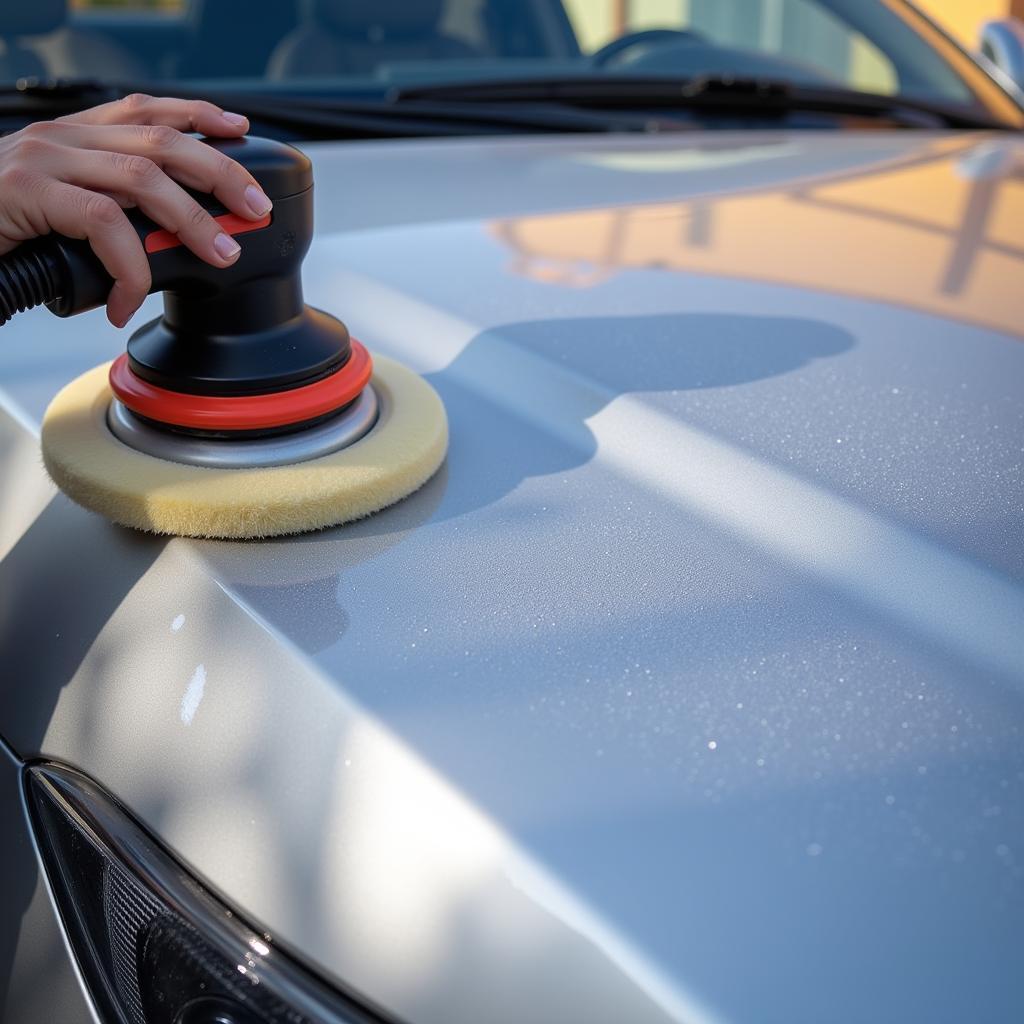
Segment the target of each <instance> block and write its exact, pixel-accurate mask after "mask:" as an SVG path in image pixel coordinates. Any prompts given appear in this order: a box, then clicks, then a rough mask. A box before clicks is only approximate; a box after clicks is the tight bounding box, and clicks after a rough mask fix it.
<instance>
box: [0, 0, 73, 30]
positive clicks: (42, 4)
mask: <svg viewBox="0 0 1024 1024" xmlns="http://www.w3.org/2000/svg"><path fill="white" fill-rule="evenodd" d="M67 17H68V0H28V2H27V3H5V4H4V12H3V14H0V36H6V37H8V38H10V37H12V36H42V35H46V33H47V32H52V31H53V30H54V29H57V28H60V27H61V25H63V24H64V22H65V21H67Z"/></svg>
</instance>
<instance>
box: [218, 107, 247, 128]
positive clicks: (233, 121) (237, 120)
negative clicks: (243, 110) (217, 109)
mask: <svg viewBox="0 0 1024 1024" xmlns="http://www.w3.org/2000/svg"><path fill="white" fill-rule="evenodd" d="M220 116H221V117H223V118H224V120H225V121H227V123H228V124H229V125H231V127H232V128H242V127H244V125H245V124H246V123H247V122H248V118H246V117H243V116H242V115H241V114H232V113H229V112H228V111H227V110H225V111H224V112H223V113H222V114H221V115H220Z"/></svg>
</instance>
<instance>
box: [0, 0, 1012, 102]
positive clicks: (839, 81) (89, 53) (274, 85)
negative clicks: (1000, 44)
mask: <svg viewBox="0 0 1024 1024" xmlns="http://www.w3.org/2000/svg"><path fill="white" fill-rule="evenodd" d="M0 45H2V46H3V50H2V52H0V83H6V85H7V86H8V87H10V86H12V85H13V83H15V82H16V81H18V80H23V81H24V80H29V81H38V82H44V83H47V82H54V81H56V80H68V81H73V82H76V83H79V84H81V83H82V82H83V81H90V82H93V83H98V84H103V83H112V84H119V85H120V84H131V85H132V86H133V87H136V86H138V87H143V88H152V89H154V90H156V89H161V90H163V91H165V92H172V91H174V87H175V85H177V86H178V89H179V91H182V90H185V89H191V90H192V91H193V92H194V93H201V92H202V90H203V89H208V90H214V91H217V92H219V93H220V94H221V95H223V94H224V92H225V91H231V90H234V91H249V92H253V91H256V90H258V91H259V93H260V95H261V96H263V97H266V96H268V95H282V96H291V97H296V96H307V97H312V96H316V97H318V98H320V99H329V98H331V97H336V98H341V97H348V98H362V99H367V100H372V99H375V98H376V99H381V98H383V97H386V96H388V95H391V96H393V95H394V94H395V92H396V90H399V91H400V90H402V89H407V88H410V87H422V86H433V85H442V84H444V85H447V84H458V83H461V84H464V85H465V84H471V83H473V82H494V81H496V80H501V81H508V80H509V79H514V80H517V81H522V80H530V79H547V80H551V79H552V78H558V79H564V78H566V77H571V76H588V77H590V78H593V77H595V76H597V77H600V78H604V79H607V80H608V81H610V82H614V81H616V80H620V79H621V78H622V76H630V77H632V78H634V79H635V78H637V77H639V76H643V77H648V78H652V77H653V78H660V77H662V76H666V77H671V78H673V79H675V80H692V79H700V78H702V77H708V76H711V77H714V78H716V79H723V78H724V79H729V78H732V77H742V78H745V79H759V80H762V79H763V80H770V81H772V82H773V83H787V84H792V85H793V86H795V87H800V88H808V87H810V88H824V89H836V88H841V89H844V90H856V91H857V92H860V93H866V94H870V95H874V96H882V97H892V98H895V99H898V100H914V101H917V102H929V103H933V104H935V103H937V104H944V105H946V106H947V107H960V108H963V109H972V110H974V111H976V112H985V113H988V114H992V115H993V116H999V112H998V111H997V110H996V109H995V108H994V107H993V105H992V100H991V96H992V94H993V91H994V92H995V93H998V90H995V87H994V86H993V84H992V82H991V80H989V79H988V78H987V76H985V75H984V73H983V72H981V71H980V69H979V68H978V67H977V66H976V65H975V64H974V63H973V62H972V61H971V60H970V59H969V58H967V57H966V55H965V54H964V53H963V52H962V51H960V50H959V49H958V48H957V47H956V46H955V45H953V44H952V43H951V42H950V41H949V39H948V38H946V37H945V36H944V35H943V34H942V33H941V32H939V31H937V30H936V29H935V28H934V27H933V26H932V25H931V24H930V23H929V22H928V21H927V20H926V19H925V18H923V17H922V16H921V15H920V14H919V13H917V12H916V11H915V10H914V9H912V8H911V7H909V6H908V5H907V4H905V3H903V2H902V0H247V2H245V3H239V2H237V0H72V2H69V0H35V2H32V3H26V4H15V3H5V4H4V5H3V8H2V10H0ZM460 98H461V99H466V98H467V97H466V96H465V95H463V96H461V97H460ZM534 99H535V100H536V99H537V97H534ZM1006 99H1007V98H1006V96H1005V95H1004V94H998V102H999V103H1003V104H1005V103H1006ZM997 105H998V104H997Z"/></svg>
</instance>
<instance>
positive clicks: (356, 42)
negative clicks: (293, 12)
mask: <svg viewBox="0 0 1024 1024" xmlns="http://www.w3.org/2000/svg"><path fill="white" fill-rule="evenodd" d="M443 7H444V0H306V3H305V5H304V12H303V14H304V16H303V23H302V24H301V25H300V26H299V27H298V28H297V29H296V30H295V31H294V32H291V33H289V34H288V35H287V36H285V38H284V39H282V40H281V42H280V43H279V44H278V46H277V49H275V50H274V53H273V54H272V55H271V58H270V63H269V64H268V66H267V76H268V77H269V78H304V77H317V76H324V77H327V76H330V75H346V74H349V75H352V74H355V75H358V74H369V73H371V72H373V70H374V69H375V68H376V67H377V66H378V65H380V64H386V63H389V62H391V61H403V60H410V61H411V60H458V59H464V58H472V57H479V56H481V54H480V53H478V52H477V51H476V50H474V49H473V47H471V46H470V45H469V44H468V43H465V42H463V41H462V40H461V39H455V38H454V37H452V36H448V35H445V34H444V33H443V32H442V31H441V30H440V20H441V14H442V10H443Z"/></svg>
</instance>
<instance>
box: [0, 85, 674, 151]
mask: <svg viewBox="0 0 1024 1024" xmlns="http://www.w3.org/2000/svg"><path fill="white" fill-rule="evenodd" d="M154 89H165V90H168V91H170V92H173V93H174V95H176V96H180V97H182V98H184V99H205V100H209V101H211V102H213V103H217V104H219V105H220V106H223V107H228V108H230V109H232V110H235V111H237V112H238V113H240V114H245V115H246V116H247V117H249V118H250V119H251V120H254V121H257V122H259V123H260V124H264V125H268V126H273V127H275V128H277V129H279V130H284V131H286V132H292V133H296V134H298V135H301V136H302V137H303V138H339V137H343V138H394V137H396V136H402V137H410V136H419V137H431V136H438V135H467V134H502V133H509V132H514V133H524V132H609V131H646V130H650V129H651V128H652V125H651V123H650V119H649V118H645V117H640V116H637V115H636V114H635V113H630V112H627V111H621V112H614V113H609V112H597V111H589V110H586V109H583V108H573V107H571V106H558V107H551V106H547V105H538V104H530V105H526V106H516V105H513V104H506V103H503V104H501V105H500V106H498V107H496V108H486V109H485V108H484V107H482V106H481V105H480V103H476V102H473V103H469V102H464V101H459V100H448V99H436V100H431V99H425V100H405V99H403V100H402V101H401V102H397V101H396V99H395V97H394V95H393V94H389V95H388V96H386V97H384V98H382V99H378V98H371V99H365V100H364V99H349V98H346V97H339V98H337V99H335V98H324V97H312V96H306V95H303V94H301V93H292V92H288V93H266V92H248V91H245V90H242V89H239V90H230V91H228V90H208V89H196V88H195V87H194V86H191V87H190V86H188V85H186V84H184V83H182V84H180V85H179V84H178V83H174V84H173V87H170V84H168V83H154V82H132V83H126V82H103V81H98V80H96V79H52V80H43V79H35V78H31V79H29V78H25V79H20V80H19V81H18V82H17V83H14V84H11V85H7V86H0V115H8V116H10V115H12V114H15V113H27V114H33V115H40V116H42V115H45V116H50V115H53V114H56V113H70V112H72V111H74V110H82V109H85V108H86V107H91V106H95V105H96V104H98V103H104V102H107V101H109V100H115V99H118V98H119V97H122V96H126V95H128V94H129V93H132V92H152V91H153V90H154ZM658 127H665V126H661V125H659V126H658ZM679 127H681V126H679Z"/></svg>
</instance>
